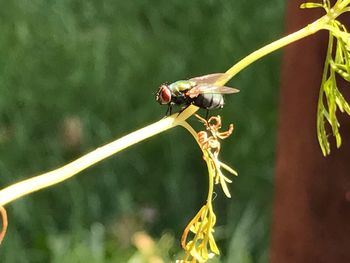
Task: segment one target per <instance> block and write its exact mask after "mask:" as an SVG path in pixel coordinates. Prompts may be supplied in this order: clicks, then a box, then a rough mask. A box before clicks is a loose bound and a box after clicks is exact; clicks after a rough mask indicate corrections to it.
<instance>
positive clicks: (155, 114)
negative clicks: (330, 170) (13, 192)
mask: <svg viewBox="0 0 350 263" xmlns="http://www.w3.org/2000/svg"><path fill="white" fill-rule="evenodd" d="M1 6H2V8H1V9H0V33H1V37H0V61H1V63H0V92H1V96H0V144H1V147H0V157H1V158H0V185H1V187H5V186H7V185H9V184H11V183H13V182H16V181H18V180H21V179H24V178H28V177H30V176H33V175H36V174H38V173H41V172H44V171H48V170H50V169H53V168H56V167H58V166H61V165H63V164H65V163H67V162H68V161H70V160H73V159H74V158H77V157H79V156H80V155H82V154H84V153H86V152H88V151H90V150H92V149H94V148H96V147H98V146H100V145H102V144H105V143H107V142H110V141H112V140H113V139H115V138H117V137H119V136H121V135H124V134H126V133H128V132H130V131H132V130H134V129H136V128H140V127H142V126H145V125H146V124H149V123H151V122H154V121H156V120H158V119H159V118H162V117H163V115H164V113H165V110H166V109H165V108H160V107H159V105H157V104H156V103H155V101H154V92H155V91H156V89H157V87H158V85H159V84H161V83H162V82H166V81H168V82H172V81H175V80H178V79H183V78H188V77H193V76H197V75H203V74H207V73H213V72H222V71H225V70H226V69H227V68H228V67H230V66H231V65H232V64H233V63H234V62H236V61H238V60H239V59H240V58H242V57H244V56H245V55H247V54H248V53H249V52H252V51H253V50H254V49H256V48H259V47H261V46H262V45H263V44H267V43H268V42H270V41H272V40H275V39H277V38H278V37H279V36H281V35H282V24H283V23H282V20H283V13H284V12H283V10H284V3H283V1H278V0H264V1H263V0H260V1H255V2H254V4H252V3H251V2H249V1H244V0H240V1H238V0H237V1H231V0H220V1H214V0H202V1H187V2H186V1H177V0H169V1H160V0H153V1H142V0H140V1H111V0H108V1H97V0H86V1H77V0H69V1H68V0H61V1H44V0H33V1H24V0H12V1H1ZM278 67H279V56H278V54H277V55H276V54H274V55H270V56H269V57H267V58H265V59H264V60H263V61H260V62H258V63H256V64H255V65H253V66H251V67H249V68H248V69H246V70H244V71H243V72H242V73H241V74H239V75H238V76H237V77H236V78H235V79H234V80H232V81H231V83H230V85H231V86H233V87H237V88H240V89H241V92H240V94H239V95H237V96H230V97H228V98H227V99H226V102H227V105H226V107H225V108H224V109H223V110H222V111H221V112H220V114H221V115H222V116H223V125H224V126H225V123H231V122H233V123H234V124H235V125H236V129H235V131H234V134H233V136H232V137H231V138H230V139H229V140H227V141H225V143H224V145H223V149H222V152H221V154H222V155H221V158H222V160H223V161H224V162H225V163H227V164H230V163H234V164H235V168H236V169H237V170H238V172H239V174H240V176H239V177H238V178H235V180H234V183H233V186H232V188H231V192H232V193H233V197H232V200H226V199H225V198H224V196H223V194H222V193H221V191H219V190H218V191H217V192H218V196H217V198H216V200H215V202H214V205H215V206H216V207H215V210H216V211H217V217H218V221H217V229H216V233H217V237H216V238H217V240H220V241H219V244H218V245H219V247H220V249H221V253H222V254H223V256H222V258H221V261H222V262H267V247H268V237H269V224H270V213H271V200H272V198H271V195H272V194H271V193H272V187H273V186H272V179H273V178H272V174H273V161H274V143H275V139H274V138H275V128H276V98H277V95H278V79H279V69H278ZM191 145H192V146H191ZM206 178H207V175H206V168H205V163H204V162H203V160H202V157H201V154H200V151H199V149H198V147H197V145H196V144H195V142H194V141H193V139H192V138H191V136H190V135H189V134H187V132H186V131H184V130H182V129H181V128H177V129H174V130H171V131H169V132H166V133H164V134H161V135H159V136H157V137H156V138H153V139H151V140H149V141H146V142H143V143H141V144H139V145H136V146H135V147H132V148H130V149H127V150H126V151H124V152H123V153H121V154H118V155H117V156H115V157H113V158H110V159H109V160H107V161H103V162H102V163H100V164H98V165H96V166H94V167H93V168H91V169H88V170H87V171H84V172H82V173H81V174H80V175H78V176H76V177H75V178H73V179H71V180H69V181H67V182H64V183H62V184H60V185H58V186H54V187H52V188H50V189H47V190H44V191H41V192H38V193H35V194H33V195H31V196H28V197H26V198H23V199H21V200H18V201H16V202H14V203H13V204H10V205H9V206H7V210H8V216H9V229H8V234H7V236H6V238H5V241H4V243H3V245H2V247H1V248H0V259H1V262H6V263H12V262H16V263H21V262H126V261H127V260H128V259H129V258H131V257H132V255H134V256H135V254H134V253H135V251H136V250H135V246H134V245H133V243H132V237H133V235H134V233H136V232H137V231H139V230H144V231H147V232H148V233H150V234H151V235H152V236H153V237H154V238H155V239H157V240H158V239H161V237H162V236H164V234H163V233H165V232H169V231H170V233H175V234H170V235H173V236H174V238H175V243H174V244H173V245H172V246H171V247H172V248H171V249H170V250H168V251H166V252H165V253H166V254H167V257H168V260H169V259H170V258H171V259H172V260H173V259H174V258H175V257H176V253H177V251H178V250H179V249H180V248H179V247H180V246H179V243H178V241H177V240H179V238H180V236H181V232H182V230H183V228H184V227H185V226H186V224H187V223H188V221H189V220H190V218H192V217H193V216H194V214H195V213H196V211H198V209H199V208H200V207H201V206H202V204H203V203H204V200H205V195H206V189H207V183H208V182H207V179H206ZM166 235H169V234H166ZM165 247H167V246H165ZM136 248H137V246H136ZM167 248H169V247H167ZM136 253H139V252H136ZM163 253H164V252H163ZM163 258H164V256H163ZM165 260H166V259H165ZM233 260H234V261H233ZM133 262H142V260H141V261H140V260H139V261H133Z"/></svg>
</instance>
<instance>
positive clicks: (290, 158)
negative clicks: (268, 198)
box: [270, 0, 350, 263]
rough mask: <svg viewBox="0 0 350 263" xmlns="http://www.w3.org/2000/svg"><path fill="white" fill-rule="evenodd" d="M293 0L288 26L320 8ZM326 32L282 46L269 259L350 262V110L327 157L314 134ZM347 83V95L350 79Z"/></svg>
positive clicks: (274, 261) (304, 21)
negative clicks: (340, 140) (305, 7)
mask: <svg viewBox="0 0 350 263" xmlns="http://www.w3.org/2000/svg"><path fill="white" fill-rule="evenodd" d="M287 2H288V4H287V20H286V21H287V30H286V31H287V33H291V32H293V31H296V30H298V29H300V28H302V27H303V26H305V25H306V24H308V23H309V22H311V21H313V20H314V19H315V18H317V17H319V16H320V15H322V13H321V9H320V10H300V9H299V6H300V4H301V3H302V2H304V1H300V0H294V1H287ZM315 2H322V1H321V0H320V1H315ZM327 36H328V34H327V32H321V33H317V34H316V35H315V36H312V37H309V38H307V39H304V40H302V41H299V42H298V43H296V44H293V45H291V46H289V47H287V48H285V49H284V54H283V62H282V80H281V90H280V103H279V124H278V138H277V159H276V179H275V197H274V211H273V223H272V237H271V250H270V259H271V261H270V262H271V263H348V262H350V117H348V116H345V115H344V114H339V115H338V116H339V117H340V122H341V131H340V132H341V134H342V138H343V145H342V147H341V149H340V150H337V149H336V148H335V146H334V143H332V149H331V151H332V152H331V155H330V156H328V157H323V156H322V153H321V149H320V147H319V145H318V142H317V136H316V110H317V99H318V93H319V88H320V83H321V77H322V69H323V62H324V57H325V53H326V45H327ZM343 86H344V89H342V91H344V92H345V93H346V94H345V96H346V97H347V98H348V99H349V98H350V96H348V95H349V91H350V85H349V84H346V85H343ZM346 89H348V90H346ZM329 138H330V140H333V138H332V137H331V136H330V137H329Z"/></svg>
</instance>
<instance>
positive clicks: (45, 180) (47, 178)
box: [0, 0, 350, 206]
mask: <svg viewBox="0 0 350 263" xmlns="http://www.w3.org/2000/svg"><path fill="white" fill-rule="evenodd" d="M347 2H350V0H349V1H347ZM328 21H329V17H328V16H326V15H325V16H323V17H321V18H320V19H318V20H316V21H315V22H313V23H312V24H310V25H308V26H306V27H305V28H303V29H301V30H299V31H297V32H295V33H293V34H290V35H288V36H286V37H284V38H281V39H279V40H277V41H275V42H272V43H271V44H269V45H266V46H264V47H262V48H260V49H259V50H257V51H255V52H253V53H251V54H250V55H248V56H247V57H245V58H243V59H242V60H241V61H239V62H238V63H236V64H235V65H234V66H232V67H231V68H230V69H229V70H228V71H226V74H224V76H223V77H222V78H220V79H219V80H218V81H217V82H216V84H217V85H224V84H225V83H226V82H228V81H229V80H230V79H231V78H232V77H234V76H235V75H236V74H237V73H238V72H240V71H241V70H243V69H244V68H246V67H247V66H249V65H250V64H251V63H253V62H255V61H256V60H258V59H260V58H261V57H263V56H265V55H267V54H269V53H271V52H273V51H275V50H277V49H279V48H281V47H284V46H286V45H288V44H290V43H293V42H295V41H297V40H299V39H302V38H304V37H307V36H309V35H312V34H314V33H316V32H317V31H319V30H321V29H324V27H325V26H326V24H327V22H328ZM197 110H198V107H196V106H193V105H191V106H190V107H187V108H186V110H184V111H183V112H182V113H181V114H177V113H176V114H173V115H172V116H170V117H168V118H165V119H162V120H160V121H158V122H156V123H154V124H151V125H149V126H146V127H145V128H142V129H140V130H137V131H135V132H132V133H130V134H128V135H126V136H124V137H122V138H120V139H117V140H115V141H114V142H111V143H109V144H107V145H105V146H102V147H100V148H98V149H96V150H94V151H92V152H90V153H88V154H86V155H84V156H82V157H80V158H79V159H77V160H75V161H73V162H71V163H69V164H67V165H65V166H63V167H61V168H58V169H56V170H53V171H50V172H48V173H44V174H41V175H38V176H35V177H32V178H30V179H27V180H24V181H21V182H19V183H16V184H14V185H11V186H9V187H7V188H5V189H3V190H1V191H0V206H4V205H6V204H8V203H9V202H11V201H13V200H16V199H18V198H20V197H22V196H24V195H27V194H30V193H32V192H35V191H38V190H40V189H43V188H46V187H49V186H51V185H54V184H57V183H60V182H62V181H64V180H66V179H68V178H70V177H72V176H74V175H75V174H77V173H78V172H80V171H82V170H84V169H86V168H88V167H90V166H92V165H94V164H95V163H97V162H99V161H101V160H103V159H105V158H107V157H109V156H111V155H113V154H115V153H117V152H119V151H121V150H123V149H125V148H127V147H129V146H131V145H133V144H136V143H138V142H140V141H142V140H145V139H147V138H149V137H151V136H154V135H156V134H158V133H161V132H163V131H165V130H168V129H170V128H173V127H175V126H177V125H179V124H182V123H184V121H185V120H186V119H187V118H189V117H190V116H191V115H192V114H194V113H195V112H196V111H197Z"/></svg>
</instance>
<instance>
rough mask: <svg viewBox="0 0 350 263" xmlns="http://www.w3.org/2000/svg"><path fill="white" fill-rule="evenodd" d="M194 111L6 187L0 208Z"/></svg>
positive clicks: (60, 180) (194, 109)
mask: <svg viewBox="0 0 350 263" xmlns="http://www.w3.org/2000/svg"><path fill="white" fill-rule="evenodd" d="M197 110H198V108H197V107H192V106H190V107H187V108H186V110H184V111H183V112H182V113H181V114H178V113H175V114H173V115H172V116H169V117H167V118H164V119H162V120H160V121H158V122H155V123H153V124H151V125H148V126H146V127H144V128H142V129H139V130H137V131H134V132H132V133H129V134H128V135H125V136H124V137H122V138H120V139H117V140H115V141H113V142H111V143H109V144H107V145H104V146H102V147H100V148H97V149H96V150H94V151H92V152H90V153H88V154H86V155H84V156H82V157H80V158H79V159H77V160H75V161H73V162H71V163H69V164H67V165H65V166H62V167H60V168H58V169H56V170H53V171H50V172H48V173H44V174H41V175H38V176H35V177H32V178H29V179H27V180H24V181H21V182H18V183H16V184H13V185H11V186H8V187H6V188H4V189H3V190H1V191H0V206H4V205H6V204H8V203H9V202H11V201H13V200H16V199H18V198H20V197H22V196H24V195H27V194H30V193H33V192H35V191H38V190H40V189H43V188H46V187H49V186H51V185H54V184H57V183H60V182H62V181H64V180H67V179H69V178H70V177H72V176H74V175H75V174H77V173H79V172H80V171H82V170H84V169H86V168H88V167H90V166H92V165H94V164H95V163H98V162H99V161H101V160H103V159H106V158H107V157H109V156H111V155H113V154H115V153H117V152H119V151H121V150H123V149H125V148H127V147H129V146H131V145H134V144H136V143H138V142H140V141H143V140H145V139H147V138H149V137H152V136H154V135H156V134H158V133H161V132H163V131H166V130H168V129H171V128H173V127H175V126H177V125H179V124H181V123H182V122H184V121H185V120H186V119H187V118H188V117H190V116H191V115H192V114H194V113H195V112H196V111H197Z"/></svg>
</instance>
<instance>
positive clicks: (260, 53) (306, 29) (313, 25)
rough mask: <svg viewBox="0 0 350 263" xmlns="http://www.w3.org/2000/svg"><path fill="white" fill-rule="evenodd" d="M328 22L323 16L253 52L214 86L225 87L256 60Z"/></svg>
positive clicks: (312, 32) (308, 34) (322, 26)
mask: <svg viewBox="0 0 350 263" xmlns="http://www.w3.org/2000/svg"><path fill="white" fill-rule="evenodd" d="M328 20H329V18H328V16H327V15H325V16H323V17H321V18H319V19H318V20H316V21H315V22H313V23H311V24H309V25H307V26H306V27H304V28H302V29H300V30H298V31H296V32H294V33H292V34H290V35H287V36H285V37H283V38H281V39H278V40H276V41H274V42H272V43H270V44H268V45H266V46H264V47H262V48H260V49H258V50H256V51H254V52H253V53H251V54H249V55H248V56H246V57H245V58H243V59H242V60H240V61H239V62H238V63H236V64H235V65H233V66H232V67H231V68H230V69H229V70H227V71H226V72H225V74H224V75H223V77H221V78H220V79H218V81H217V82H216V84H217V85H218V86H223V85H225V84H226V83H227V82H228V81H229V80H230V79H231V78H233V77H234V76H235V75H237V73H239V72H240V71H241V70H243V69H244V68H246V67H247V66H249V65H250V64H252V63H253V62H255V61H257V60H258V59H260V58H262V57H264V56H266V55H267V54H269V53H272V52H273V51H275V50H278V49H280V48H282V47H284V46H287V45H289V44H291V43H293V42H295V41H298V40H300V39H302V38H305V37H307V36H310V35H312V34H314V33H316V32H317V31H319V30H321V29H324V26H325V25H326V24H327V22H328Z"/></svg>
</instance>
